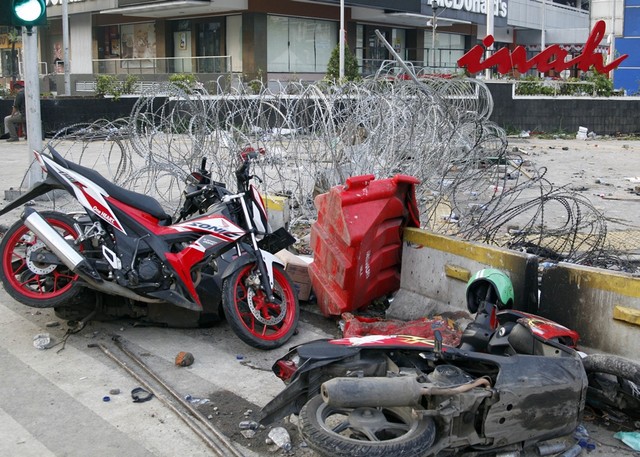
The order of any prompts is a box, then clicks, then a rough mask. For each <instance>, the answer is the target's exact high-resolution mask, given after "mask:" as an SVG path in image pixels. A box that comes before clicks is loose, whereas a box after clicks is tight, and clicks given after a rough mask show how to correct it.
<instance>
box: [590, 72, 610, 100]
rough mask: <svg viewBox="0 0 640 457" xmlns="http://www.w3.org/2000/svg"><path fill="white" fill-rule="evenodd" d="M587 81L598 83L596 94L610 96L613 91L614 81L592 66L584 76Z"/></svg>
mask: <svg viewBox="0 0 640 457" xmlns="http://www.w3.org/2000/svg"><path fill="white" fill-rule="evenodd" d="M584 80H585V81H589V82H592V83H594V84H595V85H596V94H597V95H599V96H601V97H610V96H611V94H612V93H613V81H612V80H611V78H609V77H608V76H607V75H606V74H604V73H599V72H598V71H597V70H596V69H595V68H592V69H591V70H590V71H589V72H588V73H587V74H586V75H585V78H584Z"/></svg>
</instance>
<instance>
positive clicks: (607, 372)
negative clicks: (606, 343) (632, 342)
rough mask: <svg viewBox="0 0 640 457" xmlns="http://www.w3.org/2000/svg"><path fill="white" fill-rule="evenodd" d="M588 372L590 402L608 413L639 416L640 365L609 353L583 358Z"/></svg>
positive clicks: (633, 417) (632, 416) (631, 416)
mask: <svg viewBox="0 0 640 457" xmlns="http://www.w3.org/2000/svg"><path fill="white" fill-rule="evenodd" d="M582 363H583V365H584V369H585V371H586V372H587V378H588V379H589V386H588V388H587V404H588V405H590V406H591V407H593V408H596V409H599V410H602V411H605V412H607V413H612V414H616V413H623V414H625V415H626V416H628V417H629V418H630V419H633V420H638V419H640V365H639V364H637V363H635V362H632V361H631V360H627V359H624V358H622V357H617V356H613V355H607V354H591V355H588V356H587V357H585V358H584V359H582Z"/></svg>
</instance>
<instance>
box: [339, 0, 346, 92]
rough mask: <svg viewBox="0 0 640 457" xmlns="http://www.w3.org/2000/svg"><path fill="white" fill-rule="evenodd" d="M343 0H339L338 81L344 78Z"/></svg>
mask: <svg viewBox="0 0 640 457" xmlns="http://www.w3.org/2000/svg"><path fill="white" fill-rule="evenodd" d="M344 35H345V31H344V0H340V50H339V51H340V61H339V62H340V63H339V67H338V68H339V76H340V81H343V80H344Z"/></svg>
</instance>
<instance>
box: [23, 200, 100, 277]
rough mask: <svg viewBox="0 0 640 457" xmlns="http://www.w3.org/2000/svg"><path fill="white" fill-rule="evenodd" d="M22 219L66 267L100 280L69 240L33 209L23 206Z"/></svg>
mask: <svg viewBox="0 0 640 457" xmlns="http://www.w3.org/2000/svg"><path fill="white" fill-rule="evenodd" d="M22 220H23V221H24V225H26V226H27V227H29V229H31V231H32V232H33V233H35V234H36V235H37V236H38V238H40V239H41V240H42V241H43V242H44V244H46V245H47V247H48V248H49V249H51V251H52V252H53V253H54V254H55V255H57V256H58V258H59V259H60V260H61V261H62V263H64V264H65V265H66V266H67V268H69V269H70V270H71V271H73V272H74V273H77V274H79V275H80V276H82V277H86V276H88V277H89V278H90V279H91V280H93V281H95V282H102V278H101V277H100V275H99V274H98V272H97V271H96V270H95V269H94V268H93V267H92V266H91V265H90V264H89V262H88V261H87V259H85V257H84V256H83V255H82V254H80V253H79V252H78V251H76V250H75V249H73V247H72V246H71V245H70V244H69V242H68V241H67V240H65V239H64V238H63V237H62V235H60V234H59V233H58V232H57V231H56V230H55V229H54V228H53V227H51V225H49V224H48V223H47V221H45V220H44V219H43V218H42V216H40V214H38V212H37V211H36V210H35V209H33V208H29V207H27V208H25V210H24V213H22Z"/></svg>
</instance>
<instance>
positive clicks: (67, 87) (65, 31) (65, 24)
mask: <svg viewBox="0 0 640 457" xmlns="http://www.w3.org/2000/svg"><path fill="white" fill-rule="evenodd" d="M67 4H68V0H62V48H63V55H62V58H63V59H64V94H65V95H71V74H70V73H69V71H70V65H69V11H68V8H67Z"/></svg>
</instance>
